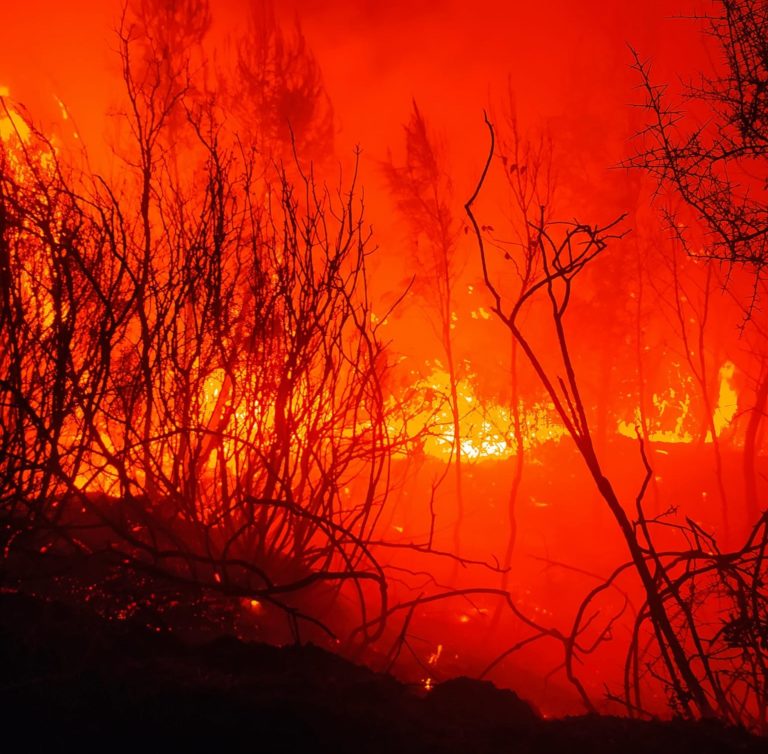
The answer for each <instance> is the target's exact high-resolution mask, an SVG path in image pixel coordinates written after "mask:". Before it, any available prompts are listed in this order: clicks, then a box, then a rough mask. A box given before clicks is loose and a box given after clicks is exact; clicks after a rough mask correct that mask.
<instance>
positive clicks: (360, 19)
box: [0, 0, 701, 174]
mask: <svg viewBox="0 0 768 754" xmlns="http://www.w3.org/2000/svg"><path fill="white" fill-rule="evenodd" d="M276 5H277V8H278V11H279V13H280V15H281V16H282V17H283V18H284V20H287V21H290V20H291V19H292V18H293V17H294V16H298V18H299V19H300V21H301V24H302V28H303V30H304V32H305V34H306V36H307V39H308V41H309V43H310V45H311V47H312V49H313V50H314V52H315V54H316V55H317V57H318V59H319V61H320V64H321V66H322V70H323V73H324V76H325V82H326V86H327V88H328V91H329V93H330V96H331V98H332V101H333V104H334V107H335V110H336V115H337V121H338V128H339V133H338V145H339V146H340V147H341V148H342V149H343V148H345V147H347V146H351V145H354V144H356V143H360V144H361V145H362V146H363V147H364V149H366V150H367V152H368V153H369V154H373V155H374V156H375V157H381V156H383V154H384V153H385V152H386V149H387V147H388V146H390V145H392V144H393V142H394V143H396V141H397V139H398V138H399V124H401V123H403V122H404V121H405V120H407V117H408V113H409V109H410V104H411V99H412V98H416V99H417V100H418V102H419V103H420V105H421V107H422V109H423V111H424V112H425V113H427V114H428V115H429V117H430V118H431V119H432V120H433V121H434V122H436V123H437V124H439V126H440V128H441V129H443V130H444V132H445V134H446V138H447V141H448V143H450V144H454V145H455V144H461V145H462V146H463V147H464V148H463V150H461V151H462V152H464V154H458V156H457V160H458V163H460V164H457V165H456V166H455V167H456V168H458V169H459V174H461V173H463V169H462V168H463V167H464V166H463V164H461V163H465V162H466V163H469V164H471V165H472V166H473V167H474V166H475V165H476V164H477V162H478V160H479V159H480V158H481V155H482V153H483V151H484V149H485V147H484V143H483V137H484V134H483V131H482V129H481V128H480V127H479V123H480V118H481V112H482V109H483V108H484V107H487V106H488V105H489V104H491V105H492V104H493V103H494V102H500V101H501V100H502V99H503V96H504V93H505V91H506V89H507V81H509V85H510V86H511V89H512V90H513V91H514V92H515V96H516V99H517V104H518V108H519V111H520V113H521V115H522V116H523V117H524V118H526V119H529V120H530V121H536V120H537V119H551V118H553V117H557V118H563V117H564V118H565V119H566V121H569V122H571V123H580V124H581V125H580V127H579V128H580V130H583V129H584V123H585V122H586V123H587V124H588V130H589V129H592V130H594V131H595V133H596V135H597V138H598V141H600V140H607V139H608V135H607V134H608V131H609V127H610V131H612V132H613V133H614V134H615V135H617V136H619V137H621V138H623V136H624V135H625V134H626V133H628V132H629V130H630V126H629V118H630V117H631V116H630V112H629V108H626V107H625V105H626V104H627V103H629V102H632V101H633V98H634V93H633V90H632V87H633V84H634V83H636V80H635V77H634V76H633V74H632V71H631V70H630V67H629V64H630V53H629V49H628V47H627V45H628V44H631V45H633V46H634V47H636V48H638V49H639V50H640V51H642V53H643V55H646V56H652V57H654V58H655V59H656V60H657V66H658V69H659V74H660V76H665V77H666V76H668V75H669V74H670V73H672V72H674V71H675V70H676V68H678V67H680V66H682V65H683V64H684V63H685V64H689V63H690V62H691V60H692V58H694V59H695V58H698V57H699V56H700V54H701V46H700V42H699V38H698V37H697V35H696V33H695V32H694V31H693V30H692V25H691V24H686V23H685V22H681V21H676V20H674V19H673V15H675V14H678V13H681V12H686V11H690V10H693V8H687V7H681V5H683V3H682V2H681V3H677V2H669V0H649V1H648V2H645V3H637V4H636V3H604V2H601V1H600V0H585V1H584V2H579V3H573V2H570V1H569V0H546V1H544V2H540V3H528V2H525V3H524V2H519V0H517V1H516V2H508V1H506V0H475V2H472V3H466V2H462V1H460V0H441V2H438V3H434V2H425V1H424V0H393V1H391V2H387V3H381V2H377V1H376V0H364V1H362V2H361V1H359V0H355V1H354V2H350V0H283V1H282V2H278V3H276ZM211 6H212V11H213V17H214V23H215V26H214V33H215V34H216V35H217V38H221V39H225V38H226V37H227V36H228V35H230V34H231V32H232V30H233V29H235V28H236V27H237V26H238V24H241V23H242V18H243V17H244V15H245V14H246V12H247V8H248V6H249V2H247V0H213V2H212V3H211ZM119 10H120V3H119V2H96V1H94V0H70V2H67V3H60V2H51V1H50V0H28V1H27V2H23V3H7V4H6V6H5V7H4V9H3V23H2V24H0V83H3V84H5V85H8V86H9V87H10V89H11V92H12V94H13V95H14V96H15V97H16V98H18V99H20V100H21V101H22V102H24V103H25V104H27V105H28V107H29V108H30V109H31V110H32V112H33V113H35V115H36V117H42V114H43V113H45V112H46V111H47V109H48V108H51V111H50V112H51V117H53V115H54V114H55V110H54V109H53V104H52V99H53V95H54V94H55V95H57V96H58V97H60V98H61V99H62V100H63V101H64V102H66V103H67V105H68V107H69V108H70V110H71V112H72V114H73V115H74V117H75V118H76V119H77V121H78V123H79V126H80V129H81V131H82V133H83V136H84V137H85V138H86V140H87V141H88V144H89V147H90V148H91V149H93V148H94V144H95V143H96V142H98V141H100V140H101V137H102V136H103V131H104V117H103V116H104V113H105V111H106V110H107V109H108V106H109V104H110V102H111V101H112V99H113V93H112V92H113V90H114V87H115V86H116V81H117V78H116V74H117V58H116V55H115V54H114V52H113V50H114V49H115V46H116V45H115V39H114V32H113V29H114V26H115V25H116V23H117V17H118V14H119ZM681 73H684V71H681ZM617 132H618V133H617ZM475 144H477V151H475V149H474V145H475ZM454 151H458V150H454ZM607 151H608V152H609V153H613V152H614V150H613V149H611V148H610V147H609V148H608V150H607ZM467 167H468V165H467Z"/></svg>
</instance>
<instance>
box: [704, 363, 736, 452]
mask: <svg viewBox="0 0 768 754" xmlns="http://www.w3.org/2000/svg"><path fill="white" fill-rule="evenodd" d="M735 373H736V365H735V364H734V363H733V362H732V361H726V362H725V364H723V365H722V366H721V367H720V372H719V376H720V390H719V391H718V395H717V406H715V411H714V414H713V415H712V423H713V425H714V427H715V434H716V435H717V436H718V437H719V436H720V435H721V434H722V432H723V430H724V429H725V428H726V427H727V426H728V425H729V424H730V423H731V422H732V421H733V417H734V416H736V411H737V409H738V408H739V394H738V393H737V392H736V390H735V389H734V387H733V384H732V382H731V381H732V380H733V376H734V374H735ZM709 439H711V438H709Z"/></svg>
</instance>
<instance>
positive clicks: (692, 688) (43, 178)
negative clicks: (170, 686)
mask: <svg viewBox="0 0 768 754" xmlns="http://www.w3.org/2000/svg"><path fill="white" fill-rule="evenodd" d="M707 7H708V8H709V10H708V11H707V12H706V13H705V14H703V15H701V16H697V17H695V18H693V19H690V20H689V23H692V24H698V25H699V26H701V27H703V29H704V31H705V32H706V34H707V44H708V45H709V46H710V48H711V50H713V51H714V52H716V53H717V54H718V55H719V56H720V57H719V58H718V59H717V60H716V62H715V70H714V71H713V72H702V73H701V75H700V77H699V78H698V79H696V81H695V82H694V83H693V84H691V85H689V86H686V87H684V89H683V90H682V91H681V92H678V93H676V92H674V91H672V90H671V89H670V88H669V87H668V86H666V85H665V84H663V83H660V82H658V81H657V80H656V78H655V74H654V72H653V70H652V69H651V67H650V65H649V64H648V63H647V62H646V61H645V59H644V58H643V57H642V52H637V53H634V73H635V75H636V78H637V81H638V82H639V84H640V92H641V93H642V94H641V96H642V98H643V99H642V100H641V101H640V102H639V103H638V104H639V105H640V108H639V112H640V113H641V115H642V120H641V121H637V123H636V127H635V128H634V138H633V140H632V142H631V144H632V150H633V151H631V152H629V153H628V154H627V153H625V154H624V155H623V156H622V157H621V158H620V159H621V160H622V164H621V168H622V169H621V170H620V171H619V170H615V171H614V172H613V173H612V175H613V176H614V177H611V178H607V177H606V178H602V179H600V180H604V181H605V185H606V186H608V188H602V189H595V190H594V191H593V192H590V190H589V187H590V185H591V184H592V183H593V182H594V180H595V175H594V171H592V172H591V173H590V171H585V172H584V174H583V175H578V172H579V170H578V168H577V167H574V166H578V164H579V159H580V158H579V156H578V154H575V153H574V148H573V146H572V145H567V147H566V148H565V149H563V148H562V147H561V145H560V144H559V143H558V138H559V136H560V134H558V132H557V130H556V129H554V128H552V127H551V126H545V127H541V128H540V129H538V130H537V129H530V130H529V131H525V130H524V129H523V128H522V127H521V124H520V119H519V117H518V114H517V109H516V107H515V105H514V101H515V100H514V96H512V94H511V93H510V96H509V97H508V98H507V101H506V104H505V105H503V106H497V107H496V108H494V109H491V110H490V112H491V115H489V116H487V117H486V119H485V129H486V131H485V135H486V136H487V138H488V144H487V157H486V158H485V162H483V160H482V158H481V159H480V160H478V163H477V165H476V166H475V167H476V171H475V175H474V177H473V178H472V180H471V181H469V182H464V181H463V180H461V179H460V178H457V177H456V176H454V174H453V173H452V170H451V166H450V149H449V146H450V145H449V144H448V143H447V142H446V140H445V139H444V138H443V137H442V136H441V135H440V132H439V131H438V130H436V129H435V128H433V125H432V121H431V120H430V119H429V118H428V117H427V115H426V111H425V110H424V109H423V108H422V107H420V106H419V104H417V102H416V101H413V102H412V103H410V113H409V115H408V116H406V119H405V123H404V127H403V131H402V133H401V134H400V136H399V137H398V135H392V138H391V149H390V151H389V152H388V153H387V155H386V157H383V155H382V156H381V157H382V158H381V159H378V160H376V161H373V163H371V161H366V159H365V157H364V156H361V152H360V150H357V151H356V152H355V153H354V154H353V155H352V158H351V159H348V157H347V156H346V155H341V156H339V154H338V153H337V149H336V146H335V144H334V141H335V138H336V136H337V134H338V131H339V129H338V126H337V120H336V115H335V112H334V108H333V106H332V102H331V98H330V96H329V94H328V92H327V91H326V88H325V85H324V82H323V78H322V75H321V68H320V62H319V61H318V59H317V58H316V57H315V56H314V54H313V53H312V51H311V49H310V47H309V44H308V41H307V39H306V38H305V36H304V34H303V32H302V29H301V27H300V26H299V25H298V23H297V24H295V26H290V25H287V24H285V23H283V22H282V20H281V19H280V18H279V17H278V16H276V15H275V12H274V11H273V9H272V7H271V6H270V5H269V4H267V3H259V4H256V5H255V7H254V9H253V10H252V11H251V12H250V16H249V18H248V22H247V24H241V28H240V29H239V30H238V32H237V35H235V36H234V37H231V38H229V39H228V43H227V44H226V45H225V44H223V43H222V42H221V39H219V37H220V36H221V34H220V32H218V31H217V27H216V25H215V16H216V4H215V3H211V4H210V5H209V3H208V2H206V0H183V1H182V0H179V1H178V2H161V1H159V0H136V2H129V3H128V4H127V6H126V7H125V8H124V9H123V12H122V14H121V15H119V17H118V23H117V31H116V43H117V44H116V47H117V51H116V55H117V60H118V61H119V72H120V74H119V75H120V94H119V95H117V94H116V95H115V103H114V112H113V115H112V117H111V119H110V123H111V128H112V130H113V134H112V137H111V145H110V147H111V150H112V154H111V156H110V157H109V159H106V158H105V157H104V155H101V154H99V155H97V156H92V155H91V154H89V151H88V149H87V147H88V146H89V145H86V146H85V147H84V146H83V145H82V144H81V141H82V139H81V138H80V133H79V131H78V130H77V127H76V125H75V118H74V117H73V115H72V113H71V112H70V110H69V109H68V106H67V105H66V104H65V103H64V102H62V101H61V100H58V99H57V100H56V102H57V107H58V114H57V123H56V125H55V126H52V127H50V128H48V127H43V126H41V125H40V124H39V122H38V121H36V120H35V118H34V116H33V114H30V113H29V112H27V111H26V110H25V109H24V107H23V106H22V104H21V103H20V102H17V101H16V100H15V99H14V98H13V97H12V94H13V93H12V92H11V91H9V89H8V88H7V87H3V88H0V533H1V535H2V542H1V544H2V548H3V549H2V553H3V558H2V561H1V562H2V570H0V574H1V575H2V580H3V586H4V588H5V589H7V590H14V591H23V592H28V593H31V594H35V595H38V596H42V597H49V598H54V599H57V600H64V601H70V602H73V603H76V604H79V605H83V604H87V605H89V606H90V607H92V608H93V609H94V610H95V611H96V612H97V613H99V614H100V615H101V616H103V617H106V618H108V619H110V620H113V621H125V620H127V619H132V620H138V621H139V622H140V623H141V624H142V625H143V626H145V627H149V628H150V629H152V630H154V631H157V632H160V633H163V632H174V633H176V634H177V635H180V636H184V637H186V638H188V639H190V640H192V641H195V640H200V639H201V638H205V637H210V636H211V635H212V634H213V635H217V634H220V633H226V632H228V633H234V634H235V635H237V636H238V637H240V638H241V639H246V640H266V641H269V642H273V643H285V642H289V641H294V642H296V643H302V642H306V641H310V640H311V641H313V642H316V643H321V644H323V643H324V644H326V645H327V646H331V647H333V648H334V649H335V650H338V651H341V652H343V653H345V654H347V655H348V656H350V657H355V658H359V659H363V660H365V661H366V662H367V663H369V664H370V665H371V666H373V667H374V668H375V669H377V670H386V671H392V670H394V671H396V672H397V673H399V674H400V675H401V677H403V678H405V679H407V680H408V681H410V682H413V683H415V684H418V685H419V686H420V687H421V688H422V689H423V690H425V691H427V692H429V691H430V690H431V689H432V688H433V686H435V685H436V684H439V682H440V681H442V680H444V679H446V678H448V677H451V676H453V675H458V674H468V675H474V676H476V677H478V678H482V679H484V678H490V679H493V680H494V681H496V682H498V683H500V684H502V685H507V686H512V687H514V688H516V689H517V690H518V691H519V692H520V693H521V694H523V695H524V696H528V697H530V698H531V699H532V700H533V701H534V702H535V703H536V704H537V705H538V707H539V708H540V709H541V710H542V712H544V713H545V714H559V713H565V712H573V711H577V710H587V711H590V712H620V713H622V714H626V715H628V716H636V717H649V716H654V715H662V716H664V715H669V714H671V713H673V714H675V715H679V716H682V717H685V718H691V719H700V718H714V719H718V720H720V721H723V722H725V723H729V724H736V725H742V726H744V727H747V728H749V729H751V730H752V731H755V732H758V733H760V734H763V735H764V734H766V733H768V718H767V717H766V715H767V714H768V713H767V712H766V710H767V709H768V672H767V671H768V592H767V591H766V585H765V578H766V569H767V567H768V566H766V557H767V556H768V518H767V514H766V504H765V499H766V494H767V493H768V483H767V482H766V476H765V474H766V473H768V464H766V453H767V452H768V448H767V447H766V438H765V421H764V417H765V411H766V401H767V400H768V336H767V334H766V324H765V317H764V314H763V309H764V306H765V297H766V295H767V294H766V288H765V275H764V270H763V267H764V264H765V261H766V256H767V254H766V248H765V244H766V237H768V222H767V221H766V206H767V205H766V191H768V187H767V186H766V183H765V180H766V179H765V176H766V150H768V134H767V133H766V123H767V121H768V54H767V51H766V40H768V14H767V13H766V8H765V4H764V3H761V2H753V0H735V1H732V0H720V1H719V2H714V3H712V4H711V7H710V6H707ZM406 104H408V101H407V100H406ZM482 127H483V122H482V118H481V115H480V114H479V113H478V118H477V133H476V134H473V135H472V137H471V138H472V139H475V138H476V139H477V143H478V144H481V142H480V139H481V136H482V135H483V131H482ZM360 137H361V139H363V143H364V138H365V134H361V135H360ZM603 167H608V166H607V165H604V166H603ZM614 167H617V166H616V165H614ZM619 175H620V177H616V176H619ZM368 181H370V183H371V184H372V185H373V186H376V187H378V191H379V194H378V195H377V194H376V193H375V192H374V193H373V194H371V192H368V193H366V191H365V190H364V185H368ZM464 183H466V188H465V187H464ZM609 184H610V185H609ZM459 186H461V188H459ZM607 194H610V196H607ZM582 214H583V215H584V216H585V219H581V216H582ZM574 216H578V217H579V219H576V220H574V219H571V218H573V217H574Z"/></svg>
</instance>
